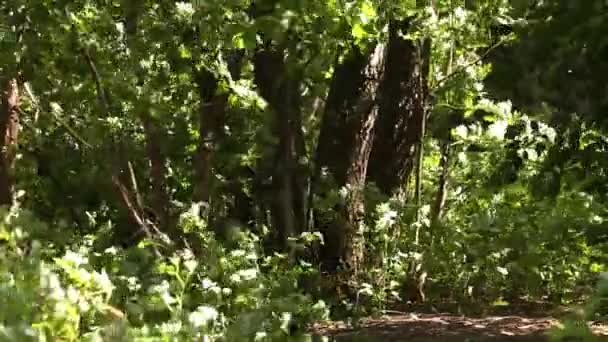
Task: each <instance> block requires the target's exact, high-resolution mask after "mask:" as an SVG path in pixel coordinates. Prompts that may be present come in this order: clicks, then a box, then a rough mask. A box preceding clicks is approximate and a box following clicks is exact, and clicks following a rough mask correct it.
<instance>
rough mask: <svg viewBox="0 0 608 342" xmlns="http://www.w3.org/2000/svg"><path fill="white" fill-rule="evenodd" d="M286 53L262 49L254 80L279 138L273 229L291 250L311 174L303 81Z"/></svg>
mask: <svg viewBox="0 0 608 342" xmlns="http://www.w3.org/2000/svg"><path fill="white" fill-rule="evenodd" d="M289 67H290V66H289V65H288V63H287V62H286V61H285V55H284V53H283V51H281V50H279V49H277V48H267V49H261V50H259V51H258V52H256V54H255V57H254V71H255V74H254V78H255V83H256V85H257V87H258V91H259V92H260V95H261V96H262V97H263V98H264V99H265V100H266V101H267V102H268V105H269V109H270V112H271V113H272V115H273V127H272V132H273V135H274V136H275V137H276V138H277V140H278V144H277V145H276V148H275V151H274V155H273V158H272V159H273V160H272V163H271V164H272V165H273V170H272V171H271V177H272V189H273V192H274V194H275V196H273V199H272V203H271V205H270V211H271V217H272V224H273V229H274V230H275V232H277V233H278V238H279V239H280V240H281V241H282V242H283V243H284V245H285V247H287V248H288V249H290V247H289V246H288V243H287V239H288V238H289V237H292V236H295V235H296V234H298V233H300V232H302V231H304V229H305V227H306V213H307V210H306V204H307V198H308V197H307V191H306V184H307V181H308V175H307V172H306V171H305V165H302V164H301V160H302V158H303V157H304V156H305V155H306V150H305V144H304V134H303V131H302V112H301V95H300V81H299V78H298V77H297V75H295V72H293V70H289Z"/></svg>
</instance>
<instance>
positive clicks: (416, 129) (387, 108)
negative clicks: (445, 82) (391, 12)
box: [369, 19, 429, 195]
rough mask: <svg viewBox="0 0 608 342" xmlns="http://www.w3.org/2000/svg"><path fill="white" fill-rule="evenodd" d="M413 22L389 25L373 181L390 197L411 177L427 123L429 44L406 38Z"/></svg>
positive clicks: (402, 21)
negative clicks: (425, 123)
mask: <svg viewBox="0 0 608 342" xmlns="http://www.w3.org/2000/svg"><path fill="white" fill-rule="evenodd" d="M411 21H412V20H411V19H405V20H400V21H396V20H393V21H392V22H391V23H390V25H389V42H388V51H387V57H386V58H387V61H386V70H385V75H386V77H385V80H384V82H383V84H382V87H381V94H382V95H381V101H380V112H379V114H378V120H377V121H378V122H377V134H376V135H377V139H376V141H375V142H374V146H373V149H372V153H371V157H370V162H369V163H370V165H369V180H370V181H371V182H373V183H375V184H376V186H378V188H379V189H380V190H381V191H382V192H383V193H385V194H387V195H392V194H393V193H394V192H395V191H397V190H399V188H400V187H401V186H402V185H403V184H404V182H405V181H406V180H407V178H408V177H409V176H410V174H411V172H412V170H413V168H414V165H415V160H416V148H417V146H418V144H419V142H420V141H421V140H422V135H423V132H422V128H423V125H424V121H425V119H426V118H425V116H426V105H427V97H428V89H427V88H428V85H427V82H428V73H429V51H428V48H429V47H428V46H427V45H428V44H429V42H427V41H425V42H421V41H414V40H409V39H405V38H403V34H406V33H407V31H408V29H409V28H410V26H411Z"/></svg>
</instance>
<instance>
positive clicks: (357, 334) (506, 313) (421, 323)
mask: <svg viewBox="0 0 608 342" xmlns="http://www.w3.org/2000/svg"><path fill="white" fill-rule="evenodd" d="M423 311H429V310H423ZM492 311H493V312H484V313H480V314H479V315H461V314H458V315H457V314H444V313H438V312H433V313H429V312H427V313H413V312H412V311H410V312H408V313H406V312H398V311H390V314H389V313H387V314H386V315H383V316H380V317H375V318H367V319H362V320H360V321H359V322H357V323H356V324H347V323H345V322H343V321H334V322H322V323H317V324H315V325H314V326H313V329H312V330H313V333H314V334H316V335H322V336H328V337H330V340H333V341H338V342H348V341H382V342H393V341H412V342H427V341H428V342H430V341H437V342H465V341H468V342H478V341H480V342H481V341H483V342H490V341H492V342H524V341H525V342H533V341H538V342H543V341H549V340H548V338H547V337H546V333H547V332H548V331H549V329H551V327H553V326H554V325H555V324H557V323H558V320H559V318H558V317H562V316H563V315H564V314H567V312H565V311H560V312H557V311H555V310H551V311H546V312H544V314H543V313H542V312H540V311H538V309H534V310H532V311H530V310H529V308H524V309H522V308H511V309H499V310H492ZM589 324H590V326H591V328H592V330H593V331H594V333H595V334H596V335H597V336H599V337H600V340H602V341H604V337H605V340H606V341H608V324H599V323H589ZM573 341H574V340H573ZM576 341H578V340H576Z"/></svg>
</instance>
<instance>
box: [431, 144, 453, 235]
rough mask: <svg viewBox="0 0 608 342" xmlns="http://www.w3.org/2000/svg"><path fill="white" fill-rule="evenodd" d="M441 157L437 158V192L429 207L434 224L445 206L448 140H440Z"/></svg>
mask: <svg viewBox="0 0 608 342" xmlns="http://www.w3.org/2000/svg"><path fill="white" fill-rule="evenodd" d="M440 150H441V157H440V158H441V159H440V160H439V168H440V171H439V172H440V173H439V180H438V181H437V184H438V185H437V193H436V194H435V200H434V201H433V207H432V208H431V223H432V224H435V223H436V222H438V221H439V220H440V219H441V215H442V214H443V207H444V206H445V200H446V197H447V194H448V185H449V173H450V143H449V141H442V142H441V146H440Z"/></svg>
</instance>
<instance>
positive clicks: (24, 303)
mask: <svg viewBox="0 0 608 342" xmlns="http://www.w3.org/2000/svg"><path fill="white" fill-rule="evenodd" d="M30 227H38V228H40V227H44V224H42V223H40V222H38V221H36V220H35V219H34V218H33V217H32V216H31V215H30V214H28V213H27V212H25V211H23V210H20V209H16V208H13V209H12V210H11V211H10V212H9V213H8V214H5V215H4V216H3V220H2V224H1V226H0V240H1V241H2V242H3V244H2V247H1V249H0V279H1V284H2V285H1V287H0V306H1V307H2V308H3V310H2V311H1V312H0V336H1V337H0V339H1V340H6V341H47V340H48V341H57V340H61V341H76V340H83V341H100V340H108V341H121V340H184V341H190V340H201V339H202V340H217V341H239V340H258V341H265V340H272V341H275V340H277V339H279V340H280V339H282V338H286V337H287V336H290V335H294V334H302V333H303V331H302V329H298V328H301V327H303V326H304V325H305V324H306V323H307V322H309V321H311V320H315V319H321V318H325V317H327V314H328V312H327V308H326V307H325V305H324V303H323V302H317V303H314V302H313V301H312V299H311V298H310V297H309V296H307V295H304V294H302V293H301V292H300V291H299V290H298V288H297V279H298V277H299V276H301V275H303V274H304V273H307V272H312V270H311V269H310V268H309V267H308V266H306V265H297V266H295V267H294V266H293V265H290V263H289V262H288V260H287V258H286V256H284V255H280V254H275V255H270V256H265V255H261V254H260V248H259V239H258V238H257V237H256V236H254V235H252V234H248V233H242V234H241V235H240V236H239V237H238V239H239V241H238V246H239V248H237V249H226V248H225V247H223V245H222V244H221V243H219V242H218V241H217V240H216V239H215V238H214V236H213V234H212V233H210V232H209V231H205V230H201V229H200V228H201V227H204V224H203V222H202V221H200V219H199V218H198V215H196V212H195V211H190V212H188V213H186V214H184V215H183V217H182V228H184V229H185V230H189V231H192V232H195V233H196V234H197V235H198V237H199V239H198V240H199V241H200V246H196V249H197V250H200V251H203V253H204V255H199V256H195V255H194V254H193V253H192V251H191V250H190V249H183V250H179V251H176V252H175V253H173V254H172V255H170V256H166V257H165V256H157V255H156V254H155V253H154V248H153V244H152V241H144V242H142V243H140V244H139V245H138V246H136V247H133V248H130V249H119V248H114V247H113V248H107V249H105V250H104V251H95V249H94V248H93V247H92V246H94V245H95V238H94V237H88V238H86V239H84V241H81V242H80V243H79V244H78V245H77V246H71V247H69V248H66V251H64V252H61V253H60V252H56V255H48V254H47V255H45V254H44V253H43V248H42V247H43V245H44V243H45V242H44V241H39V240H36V239H33V238H32V236H33V235H32V234H30V232H29V230H28V228H30ZM42 229H43V228H42ZM199 260H204V262H199Z"/></svg>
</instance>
